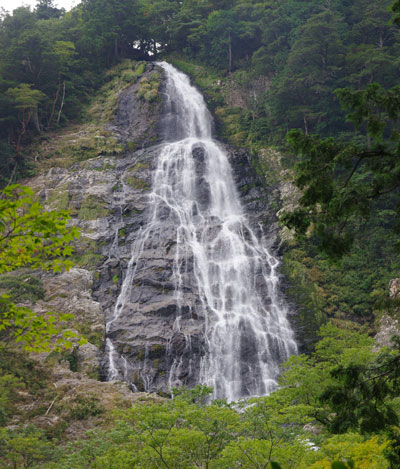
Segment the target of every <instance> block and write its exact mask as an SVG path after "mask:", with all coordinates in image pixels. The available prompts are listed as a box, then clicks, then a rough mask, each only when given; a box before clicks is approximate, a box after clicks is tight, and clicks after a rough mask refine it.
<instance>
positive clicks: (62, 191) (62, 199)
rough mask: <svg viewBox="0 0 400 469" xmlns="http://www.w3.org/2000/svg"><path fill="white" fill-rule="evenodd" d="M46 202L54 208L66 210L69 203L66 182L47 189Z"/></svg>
mask: <svg viewBox="0 0 400 469" xmlns="http://www.w3.org/2000/svg"><path fill="white" fill-rule="evenodd" d="M47 194H48V195H47V200H46V204H48V205H51V207H52V208H54V209H55V210H67V208H68V205H69V191H68V184H64V185H62V186H60V188H59V189H57V190H55V189H48V190H47Z"/></svg>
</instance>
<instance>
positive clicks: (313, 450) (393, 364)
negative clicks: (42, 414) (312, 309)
mask: <svg viewBox="0 0 400 469" xmlns="http://www.w3.org/2000/svg"><path fill="white" fill-rule="evenodd" d="M320 339H321V340H320V342H319V344H318V346H317V347H316V350H315V352H314V353H313V354H312V355H311V356H304V355H300V356H296V357H292V358H291V359H290V360H289V361H288V363H287V364H286V368H285V371H284V373H283V375H282V377H281V388H280V389H279V390H278V391H277V392H275V393H273V394H272V395H271V396H269V397H264V398H254V399H250V400H248V401H246V402H239V403H227V402H225V401H222V400H219V401H213V402H208V394H209V392H210V389H208V388H205V387H200V386H198V387H196V388H194V389H192V390H185V389H179V390H175V395H174V399H164V398H155V399H154V398H153V399H152V398H150V397H149V396H148V397H144V396H143V398H142V399H141V400H140V399H139V400H138V401H137V403H136V404H134V405H133V406H132V407H129V408H120V409H119V410H118V411H116V412H114V415H113V417H111V416H109V417H110V418H111V421H110V420H109V423H108V424H107V428H106V429H94V430H91V431H89V432H88V433H87V434H86V435H85V438H83V439H79V440H78V441H75V442H71V443H69V444H67V445H63V446H61V445H59V442H58V441H57V439H54V440H50V439H49V438H46V434H45V432H43V431H42V430H40V429H38V428H35V427H33V426H27V427H24V428H21V429H19V430H17V429H15V428H6V427H3V428H2V429H1V430H0V449H1V453H2V455H3V457H2V461H1V462H0V467H40V468H54V469H57V468H63V469H67V468H74V469H78V468H89V467H90V468H104V467H110V468H118V469H125V468H126V469H128V468H132V467H137V468H146V469H147V468H160V467H165V468H179V469H181V468H193V467H202V468H226V469H231V468H239V467H240V468H248V469H250V468H272V469H275V468H278V467H282V468H293V469H301V468H304V469H305V468H313V469H330V468H331V463H332V462H333V461H335V460H339V461H343V463H342V464H344V466H343V465H338V466H337V467H338V468H339V467H340V468H343V467H347V468H349V467H354V468H358V469H362V468H365V469H366V468H368V469H374V468H375V469H384V468H391V467H393V468H394V467H398V462H399V454H398V444H399V428H398V426H397V419H398V417H397V416H398V411H399V398H398V392H399V369H398V368H399V357H400V350H399V348H398V346H396V347H395V348H394V349H393V350H382V351H381V352H374V351H373V350H372V345H373V341H372V339H371V338H369V337H368V336H367V335H365V334H361V333H359V332H357V330H354V329H353V330H351V329H347V330H343V329H342V330H341V329H338V328H336V327H335V326H332V325H326V326H325V327H323V328H322V329H321V332H320ZM20 366H21V365H20ZM22 366H23V365H22ZM2 380H3V382H0V389H1V390H2V394H0V412H1V405H3V408H4V414H3V415H4V416H3V419H4V421H7V420H8V418H9V413H8V412H7V407H8V406H10V407H12V406H13V401H14V400H15V394H14V393H13V392H11V390H14V391H16V390H18V389H25V388H26V386H30V387H31V388H32V386H33V383H26V384H25V383H24V382H23V380H21V379H15V378H13V377H12V376H10V375H8V376H7V375H6V376H5V377H3V378H2ZM74 412H75V413H74V416H75V418H76V419H78V420H84V419H88V418H90V417H91V416H94V415H96V414H98V413H101V412H104V409H103V410H101V409H100V408H99V407H98V405H96V400H93V399H92V400H90V399H88V398H86V399H85V400H82V399H81V400H80V401H79V406H78V407H76V408H75V410H74ZM0 415H1V414H0ZM276 461H279V464H280V466H278V465H276V464H273V463H274V462H276Z"/></svg>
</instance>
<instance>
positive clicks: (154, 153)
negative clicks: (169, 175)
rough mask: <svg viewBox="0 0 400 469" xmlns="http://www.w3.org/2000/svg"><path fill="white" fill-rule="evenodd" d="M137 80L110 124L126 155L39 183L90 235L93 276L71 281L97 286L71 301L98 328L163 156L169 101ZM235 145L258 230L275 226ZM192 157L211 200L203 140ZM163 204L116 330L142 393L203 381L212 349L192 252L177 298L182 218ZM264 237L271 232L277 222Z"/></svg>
mask: <svg viewBox="0 0 400 469" xmlns="http://www.w3.org/2000/svg"><path fill="white" fill-rule="evenodd" d="M152 73H161V72H160V71H159V70H157V68H156V67H155V66H153V65H149V66H148V70H147V72H146V74H145V76H149V75H151V74H152ZM138 86H140V83H137V84H135V85H132V86H130V87H128V88H127V89H126V90H124V91H123V93H122V94H121V97H120V105H119V109H118V112H117V116H116V118H115V120H114V122H111V123H110V124H108V125H107V129H108V130H109V131H110V132H112V135H113V136H116V137H118V139H119V141H120V142H121V143H123V144H125V145H126V151H125V153H124V154H123V155H122V156H121V155H119V156H110V155H104V156H103V155H101V156H98V157H96V158H92V159H90V160H87V161H84V162H82V163H80V164H77V165H75V166H72V167H71V168H68V169H64V168H53V169H52V170H50V171H49V172H48V173H47V174H45V175H43V176H40V177H38V178H36V179H35V181H34V183H33V185H36V186H37V187H38V188H40V190H38V192H39V193H40V196H41V198H42V201H43V202H44V203H47V205H48V206H49V207H52V200H58V199H59V197H61V196H65V195H66V200H67V203H66V206H65V207H64V208H68V209H70V210H72V213H73V215H74V218H73V223H74V224H76V225H78V226H79V227H80V228H81V230H82V235H83V237H82V238H81V240H80V241H79V244H80V246H78V259H80V260H82V259H83V258H84V257H85V256H93V260H91V265H90V266H85V271H84V272H87V275H89V276H90V281H89V280H85V278H86V277H85V275H86V274H85V273H84V272H80V277H79V275H78V274H77V273H76V272H75V274H76V278H75V277H74V279H72V278H71V279H70V281H71V284H72V285H73V284H74V283H76V282H78V283H80V284H84V285H87V288H86V287H85V289H84V291H85V292H90V293H85V294H84V293H80V294H79V295H78V294H77V295H76V300H74V303H69V305H70V307H69V308H68V312H72V313H73V314H76V317H77V319H78V320H82V321H85V320H86V318H85V315H89V316H90V317H92V316H93V318H92V319H91V321H92V322H93V324H94V326H93V327H95V328H97V329H96V330H99V328H100V329H101V331H104V324H105V323H107V322H108V321H109V320H110V319H111V318H112V317H113V315H114V311H115V308H118V306H119V305H118V304H117V299H118V295H119V293H120V290H121V285H122V280H123V278H124V276H125V275H126V272H127V269H128V267H129V266H128V264H129V261H130V260H131V258H132V254H133V253H132V252H131V248H132V246H133V244H134V240H135V239H137V238H138V235H139V233H141V232H142V231H143V229H144V228H145V226H146V224H147V223H148V222H149V217H150V214H151V210H150V208H151V207H150V206H149V204H150V197H149V194H150V191H151V184H152V178H153V175H154V171H155V169H156V162H157V159H158V156H159V153H160V146H159V145H158V143H159V135H160V133H159V128H160V124H159V123H160V120H161V117H162V112H163V111H162V110H163V106H162V103H155V104H154V103H153V104H152V106H149V105H148V103H145V102H143V100H140V99H139V98H138V96H137V95H136V91H137V89H138ZM227 151H228V154H229V159H230V163H231V165H232V168H233V174H234V178H235V182H236V185H237V188H238V192H239V194H240V196H241V200H242V204H243V207H244V210H245V211H246V213H247V214H248V218H249V219H250V224H251V227H252V228H253V229H254V231H255V233H256V234H258V235H260V232H261V228H260V226H263V227H264V228H265V227H266V226H269V227H271V226H272V227H274V226H275V225H274V224H273V223H272V221H273V220H272V219H271V218H270V219H268V220H267V219H266V217H268V211H267V210H266V201H265V194H264V192H263V190H262V188H261V185H260V184H258V181H257V176H256V174H255V173H254V171H253V170H252V168H251V167H250V162H249V155H248V154H247V153H246V151H244V150H237V149H234V148H230V147H227ZM193 158H194V163H195V170H196V174H197V176H198V183H197V189H196V190H197V191H198V201H199V204H200V205H201V206H202V207H207V206H208V204H209V197H210V191H209V187H208V183H207V182H206V181H205V179H204V177H203V175H204V171H205V168H204V166H205V155H204V149H203V148H202V147H201V146H200V145H199V146H198V147H195V148H193ZM195 209H196V208H195V207H194V208H193V210H195ZM164 210H165V213H159V214H158V216H159V217H160V218H163V217H164V218H165V219H166V220H168V222H167V223H166V224H165V225H164V229H163V231H162V232H159V233H156V234H153V235H152V236H151V237H150V238H149V239H147V240H146V241H145V242H144V243H143V245H142V246H140V249H141V253H140V257H139V256H138V258H137V260H135V256H133V257H134V260H133V263H132V266H131V267H132V268H134V269H135V270H136V273H135V276H134V282H133V284H132V285H131V286H130V291H129V295H128V296H129V298H128V301H127V302H126V303H125V304H124V306H123V308H122V310H121V312H120V314H119V316H118V318H117V319H115V320H114V321H113V323H112V326H111V327H110V330H109V332H108V334H109V337H110V338H111V339H112V341H113V344H114V346H115V348H116V351H117V353H118V355H119V356H120V358H119V359H118V368H119V370H120V377H119V378H120V379H124V380H126V381H127V382H128V383H131V384H132V389H137V390H139V391H160V390H161V391H167V389H168V388H169V387H170V386H174V385H179V384H186V385H188V386H192V385H195V384H196V383H197V380H198V376H199V371H200V362H201V358H202V357H203V356H204V354H205V353H206V344H205V343H204V330H205V318H204V314H205V312H204V311H203V308H202V306H201V304H200V303H201V301H200V298H199V297H198V294H197V292H195V291H194V287H195V285H196V279H195V278H194V273H193V258H192V257H191V256H188V257H186V258H185V259H184V261H183V262H182V265H180V273H181V283H182V287H181V291H182V292H183V293H184V294H183V295H181V296H180V297H179V298H177V295H176V292H175V286H174V283H173V281H172V279H171V277H172V273H173V269H174V260H175V258H176V249H177V246H176V223H177V220H176V219H175V218H174V217H173V216H170V215H171V214H170V213H168V209H167V208H165V209H164ZM271 213H272V212H271ZM210 229H211V230H214V232H215V233H214V234H216V233H217V232H218V229H219V228H218V226H217V225H216V226H212V227H210ZM271 230H272V231H271ZM265 234H266V235H268V238H269V239H273V238H274V236H273V235H274V228H270V229H269V232H268V233H265ZM212 235H213V233H210V236H212ZM85 243H86V244H85ZM85 246H87V248H86V247H85ZM78 270H79V269H78ZM81 270H83V269H81ZM89 271H90V272H89ZM71 275H72V276H73V275H74V272H72V274H71ZM78 277H79V278H80V280H79V278H78ZM64 280H65V279H64ZM67 280H68V279H67ZM261 280H262V273H261V272H260V281H261ZM85 282H86V283H85ZM85 295H86V296H85ZM61 296H62V295H61ZM64 309H65V308H64ZM59 310H60V308H59ZM61 310H62V308H61ZM94 316H95V318H94ZM99 318H100V319H99ZM178 318H179V319H178ZM178 320H179V328H178V327H177V321H178ZM99 324H100V325H99ZM241 350H242V353H243V357H244V360H243V361H244V366H247V364H248V363H250V362H251V354H252V343H251V341H248V342H243V343H242V344H241ZM81 355H82V361H84V362H85V361H87V362H88V363H90V366H92V364H93V361H94V360H97V352H96V350H95V349H94V348H93V347H91V346H87V347H86V348H85V349H83V350H82V351H81ZM100 365H101V369H102V375H103V378H104V379H106V378H107V373H108V358H107V356H106V355H105V354H103V355H101V354H100ZM171 370H172V371H171Z"/></svg>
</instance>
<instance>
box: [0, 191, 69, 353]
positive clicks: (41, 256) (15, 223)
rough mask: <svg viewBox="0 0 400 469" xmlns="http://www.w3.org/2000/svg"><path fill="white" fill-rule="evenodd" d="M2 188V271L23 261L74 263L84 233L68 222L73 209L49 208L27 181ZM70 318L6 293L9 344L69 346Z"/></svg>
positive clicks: (4, 325) (0, 306)
mask: <svg viewBox="0 0 400 469" xmlns="http://www.w3.org/2000/svg"><path fill="white" fill-rule="evenodd" d="M0 194H1V195H0V274H2V273H5V272H11V271H13V270H15V269H20V268H22V267H29V268H31V269H39V268H40V269H45V270H52V271H53V272H59V271H61V270H62V269H63V268H69V267H70V266H71V262H70V261H68V260H67V257H68V256H69V255H70V254H71V253H72V251H73V247H72V245H71V242H72V241H73V240H74V239H76V238H77V237H78V230H77V228H76V227H72V226H68V220H69V215H68V213H67V212H65V211H59V212H56V211H52V212H48V211H46V210H45V209H44V208H43V207H42V206H41V205H40V204H39V203H38V202H37V201H36V200H35V197H34V194H33V191H32V190H31V189H29V188H27V187H22V186H18V185H13V186H7V187H6V188H5V189H3V191H1V193H0ZM70 318H71V317H70V315H57V314H54V313H48V314H47V315H46V316H38V315H36V314H34V313H33V312H32V311H31V310H29V309H28V308H25V307H21V306H17V305H16V304H14V303H13V302H12V301H11V299H10V297H9V296H8V295H6V294H3V295H2V296H1V297H0V334H1V339H2V344H3V346H4V344H7V343H9V342H21V343H22V344H23V345H24V348H25V349H27V350H31V351H42V350H46V349H48V348H50V347H51V346H55V347H56V348H62V347H63V346H69V345H70V338H71V337H76V334H73V333H71V332H69V331H64V332H62V331H61V328H60V325H59V324H58V322H60V321H61V322H62V321H66V320H67V319H70ZM57 335H58V338H57V337H56V336H57Z"/></svg>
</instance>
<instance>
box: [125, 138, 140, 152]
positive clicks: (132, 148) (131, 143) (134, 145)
mask: <svg viewBox="0 0 400 469" xmlns="http://www.w3.org/2000/svg"><path fill="white" fill-rule="evenodd" d="M126 147H127V148H128V151H135V150H136V149H137V148H138V143H136V142H135V141H134V140H128V141H127V142H126Z"/></svg>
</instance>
